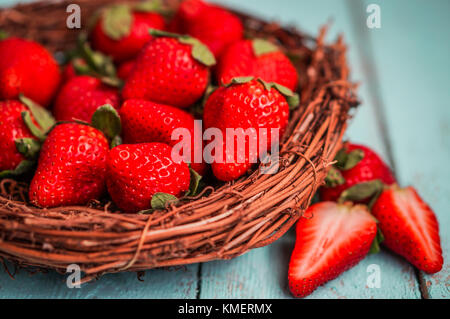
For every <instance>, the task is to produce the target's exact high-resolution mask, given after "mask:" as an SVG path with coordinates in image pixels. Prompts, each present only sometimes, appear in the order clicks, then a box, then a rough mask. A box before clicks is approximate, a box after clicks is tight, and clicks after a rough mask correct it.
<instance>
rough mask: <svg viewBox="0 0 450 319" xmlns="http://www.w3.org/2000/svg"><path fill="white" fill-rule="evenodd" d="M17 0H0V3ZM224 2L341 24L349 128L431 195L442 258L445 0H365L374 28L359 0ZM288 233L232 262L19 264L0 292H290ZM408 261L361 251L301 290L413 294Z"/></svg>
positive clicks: (312, 25) (286, 18)
mask: <svg viewBox="0 0 450 319" xmlns="http://www.w3.org/2000/svg"><path fill="white" fill-rule="evenodd" d="M13 2H16V1H14V0H3V1H2V2H1V4H2V5H7V4H11V3H13ZM215 2H219V3H222V4H225V5H228V6H230V7H235V8H237V9H240V10H246V11H248V12H251V13H252V14H254V15H258V16H261V17H263V18H266V19H270V20H273V19H275V20H278V21H280V22H282V23H283V24H293V25H295V26H297V27H299V28H301V29H302V30H305V31H307V32H309V33H311V34H316V33H317V30H318V28H319V26H320V25H321V24H323V23H324V22H327V21H329V20H330V19H331V18H333V23H332V29H331V32H330V34H329V39H330V40H331V39H334V38H335V36H336V35H337V33H339V32H343V33H344V35H345V38H346V41H347V43H348V44H349V61H350V64H351V67H352V75H353V78H354V79H355V80H357V81H360V82H361V87H360V91H359V93H360V96H361V99H362V101H363V104H362V106H361V107H360V109H359V110H358V112H357V115H356V117H355V118H354V119H353V121H352V124H351V126H350V128H349V130H348V132H347V137H348V138H349V139H351V140H353V141H355V142H360V143H364V144H368V145H370V146H372V147H373V148H374V149H375V150H377V151H378V152H379V153H380V154H381V155H382V156H383V157H384V158H385V159H386V160H388V161H390V162H391V164H392V165H393V166H394V167H395V169H396V174H397V176H398V178H399V181H400V182H401V183H402V184H413V185H415V186H416V187H417V188H418V189H419V191H420V193H421V194H422V195H423V197H424V198H425V199H426V200H427V201H428V202H430V203H431V205H432V207H433V208H434V209H435V210H436V213H437V215H438V218H439V222H440V224H441V238H442V244H443V248H444V251H445V256H444V258H445V260H448V258H449V257H450V256H449V249H450V247H449V246H450V243H449V239H450V238H449V237H450V233H449V226H450V217H449V215H448V213H447V210H446V207H445V206H446V204H448V202H449V201H448V196H449V194H450V189H449V186H448V184H447V180H448V179H449V178H450V176H449V172H448V169H447V168H446V164H447V162H448V159H450V156H449V155H450V141H449V137H450V129H449V127H450V110H449V107H448V101H449V98H450V96H449V91H448V85H449V83H450V78H449V71H450V67H449V63H448V57H449V56H450V55H449V53H450V50H449V43H450V42H449V34H448V31H446V32H444V31H443V30H449V29H450V28H449V27H450V23H449V19H448V18H449V17H448V13H449V12H450V10H449V9H450V8H449V2H448V1H446V0H443V1H433V2H432V4H431V3H428V4H427V2H425V1H412V2H411V1H406V0H405V1H399V0H396V1H373V2H376V3H379V4H380V5H381V13H382V27H381V29H377V30H373V29H372V30H371V29H368V28H367V27H366V24H365V19H366V17H367V13H366V6H367V4H369V3H372V1H365V2H364V1H360V0H344V1H336V0H319V1H307V0H296V1H289V0H278V1H269V0H264V1H262V0H245V1H242V0H241V1H239V0H220V1H219V0H218V1H215ZM294 242H295V235H294V232H293V231H290V232H288V233H287V234H286V235H285V236H283V237H282V238H281V239H280V240H278V241H277V242H275V243H274V244H272V245H270V246H268V247H264V248H259V249H256V250H253V251H251V252H249V253H248V254H245V255H243V256H241V257H238V258H236V259H234V260H230V261H214V262H210V263H204V264H202V265H191V266H188V267H185V268H183V269H181V270H172V271H167V270H151V271H147V272H146V275H145V277H144V282H140V281H138V280H137V279H136V274H134V273H125V274H110V275H106V276H105V277H103V278H101V279H100V280H99V281H97V282H94V283H90V284H87V285H85V286H82V288H81V289H68V288H67V287H66V285H65V276H62V275H59V274H56V273H53V272H51V273H50V274H36V275H33V276H30V275H29V274H28V273H26V272H25V271H21V272H20V273H19V274H17V275H16V276H15V277H16V279H15V280H11V279H10V278H9V277H8V275H7V274H6V273H4V272H0V297H2V298H11V297H19V298H30V297H35V298H39V297H41V298H111V297H118V298H186V299H187V298H196V297H200V298H291V296H290V294H289V292H288V290H287V279H286V277H287V275H286V274H287V266H288V262H289V257H290V253H291V251H292V248H293V245H294ZM372 264H376V265H378V266H379V267H380V270H381V287H380V288H372V289H371V288H368V287H367V285H366V280H367V276H368V272H367V267H368V266H369V265H372ZM423 284H424V288H426V292H425V294H429V296H430V297H432V298H449V286H448V285H449V273H448V262H446V264H445V268H444V270H443V271H442V272H441V273H439V274H437V275H434V276H425V277H424V283H423ZM420 297H421V293H420V290H419V280H418V278H417V276H416V274H415V271H414V269H413V268H412V267H411V266H410V265H409V264H408V263H406V262H405V261H404V260H402V259H401V258H399V257H397V256H395V255H393V254H391V253H390V252H387V251H383V252H382V253H380V254H378V255H372V256H369V257H367V258H366V259H365V260H363V261H362V262H361V263H360V264H358V265H357V266H356V267H354V268H353V269H351V270H349V271H348V272H346V273H344V274H343V275H341V276H340V277H339V278H337V279H335V280H333V281H331V282H329V283H327V284H326V285H324V286H323V287H320V288H319V289H317V290H316V291H315V292H314V293H313V294H312V295H311V296H310V297H309V298H420Z"/></svg>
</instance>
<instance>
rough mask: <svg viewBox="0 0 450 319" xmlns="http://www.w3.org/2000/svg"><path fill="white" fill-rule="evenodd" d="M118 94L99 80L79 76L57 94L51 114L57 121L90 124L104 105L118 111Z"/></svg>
mask: <svg viewBox="0 0 450 319" xmlns="http://www.w3.org/2000/svg"><path fill="white" fill-rule="evenodd" d="M119 103H120V101H119V93H118V92H117V90H116V89H114V88H112V87H110V86H108V85H106V84H103V83H102V81H101V80H100V79H97V78H94V77H91V76H87V75H80V76H75V77H74V78H72V79H71V80H69V81H68V82H67V83H66V84H64V86H63V87H62V88H61V90H60V91H59V93H58V96H57V97H56V100H55V105H54V108H53V113H54V114H55V118H56V119H57V120H58V121H71V120H81V121H85V122H90V120H91V117H92V115H93V114H94V112H95V110H96V109H97V108H98V107H99V106H102V105H104V104H110V105H112V106H113V107H114V108H116V109H119V106H120V104H119Z"/></svg>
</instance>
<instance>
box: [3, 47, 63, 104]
mask: <svg viewBox="0 0 450 319" xmlns="http://www.w3.org/2000/svg"><path fill="white" fill-rule="evenodd" d="M59 82H60V72H59V67H58V64H57V63H56V61H55V59H54V58H53V57H52V55H51V54H50V53H49V52H48V51H47V50H46V49H45V48H44V47H43V46H41V45H40V44H39V43H37V42H34V41H29V40H23V39H19V38H8V39H6V40H2V41H0V99H2V100H8V99H15V98H17V97H18V96H19V94H20V93H23V94H25V95H26V96H27V97H29V98H30V99H32V100H34V101H36V102H37V103H39V104H41V105H43V106H48V105H49V104H50V101H51V100H52V98H53V96H54V94H55V92H56V90H57V89H58V86H59Z"/></svg>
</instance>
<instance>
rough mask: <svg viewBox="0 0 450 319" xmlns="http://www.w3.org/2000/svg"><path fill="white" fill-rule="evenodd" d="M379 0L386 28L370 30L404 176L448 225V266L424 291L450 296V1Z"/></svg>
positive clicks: (444, 233)
mask: <svg viewBox="0 0 450 319" xmlns="http://www.w3.org/2000/svg"><path fill="white" fill-rule="evenodd" d="M365 3H366V4H368V3H371V1H370V0H366V1H365ZM377 3H379V4H380V8H381V17H382V19H381V23H382V24H381V29H378V30H374V31H370V34H371V38H372V41H373V45H372V49H373V57H374V59H375V61H376V65H377V68H378V72H377V76H378V78H379V91H380V93H381V95H382V96H383V101H384V106H385V108H384V112H385V113H386V123H387V126H388V132H389V135H390V138H391V141H392V144H393V148H392V149H393V157H394V159H395V162H396V167H397V176H398V179H399V181H400V183H401V184H402V185H408V184H412V185H414V186H415V187H416V188H417V189H418V191H419V193H420V194H421V195H422V197H423V198H424V199H425V200H426V201H427V202H428V203H429V204H430V205H431V207H432V208H433V209H434V210H435V212H436V214H437V217H438V220H439V223H440V236H441V244H442V248H443V250H444V268H443V270H442V271H441V272H439V273H438V274H435V275H432V276H425V277H424V282H423V288H425V289H426V293H428V295H429V297H431V298H449V297H450V292H449V287H450V267H449V259H450V233H449V229H450V215H449V214H448V204H449V194H450V186H449V180H450V173H449V169H448V161H449V159H450V129H449V128H450V108H449V105H448V104H449V101H450V91H449V84H450V73H449V71H450V63H449V57H450V37H449V33H448V30H450V20H449V12H450V2H449V1H446V0H436V1H429V2H425V1H419V0H415V1H409V0H408V1H406V0H397V1H377Z"/></svg>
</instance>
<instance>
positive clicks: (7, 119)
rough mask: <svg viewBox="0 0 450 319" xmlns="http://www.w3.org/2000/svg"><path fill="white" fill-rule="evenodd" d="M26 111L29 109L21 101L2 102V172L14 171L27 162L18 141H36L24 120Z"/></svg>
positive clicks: (0, 146)
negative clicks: (19, 149) (23, 162)
mask: <svg viewBox="0 0 450 319" xmlns="http://www.w3.org/2000/svg"><path fill="white" fill-rule="evenodd" d="M25 111H28V108H27V107H26V106H25V105H24V104H22V103H21V102H19V101H14V100H7V101H0V172H2V171H4V170H14V169H15V168H16V167H17V166H18V165H19V164H20V162H22V161H23V160H25V157H24V155H22V154H21V153H20V152H19V151H18V149H17V146H16V141H17V140H18V139H22V138H33V139H35V138H34V136H33V135H32V134H31V132H30V130H29V129H28V127H27V126H26V125H25V122H24V120H23V119H22V115H21V114H22V112H25ZM36 140H37V139H36Z"/></svg>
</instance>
